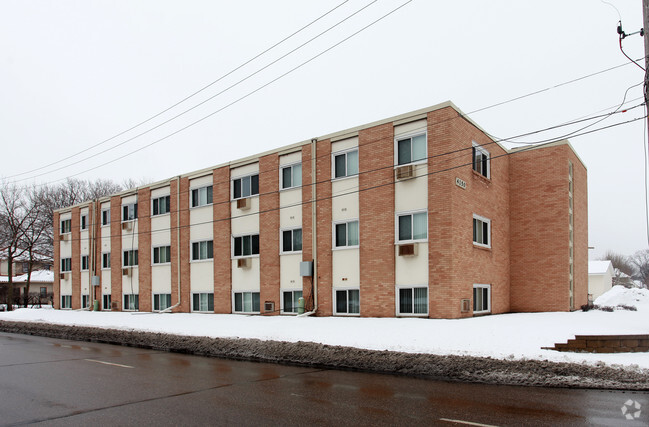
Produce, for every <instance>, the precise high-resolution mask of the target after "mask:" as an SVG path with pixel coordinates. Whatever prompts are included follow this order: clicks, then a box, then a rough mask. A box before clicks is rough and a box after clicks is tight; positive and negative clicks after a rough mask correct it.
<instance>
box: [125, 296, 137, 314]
mask: <svg viewBox="0 0 649 427" xmlns="http://www.w3.org/2000/svg"><path fill="white" fill-rule="evenodd" d="M127 297H129V304H128V307H127V304H126V298H127ZM131 298H135V303H136V307H135V308H130V307H131V304H130V299H131ZM122 301H123V303H124V306H123V307H122V310H123V311H140V294H123V295H122Z"/></svg>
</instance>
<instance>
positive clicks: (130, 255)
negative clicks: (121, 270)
mask: <svg viewBox="0 0 649 427" xmlns="http://www.w3.org/2000/svg"><path fill="white" fill-rule="evenodd" d="M123 262H124V263H123V264H122V265H123V266H124V267H133V266H135V265H137V249H133V250H130V251H124V258H123Z"/></svg>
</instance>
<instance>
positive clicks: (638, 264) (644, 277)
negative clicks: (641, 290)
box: [630, 249, 649, 287]
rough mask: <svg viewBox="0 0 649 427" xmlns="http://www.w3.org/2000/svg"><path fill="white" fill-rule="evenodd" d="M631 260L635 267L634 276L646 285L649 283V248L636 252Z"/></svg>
mask: <svg viewBox="0 0 649 427" xmlns="http://www.w3.org/2000/svg"><path fill="white" fill-rule="evenodd" d="M630 260H631V263H633V266H634V267H635V275H634V276H635V277H636V278H637V279H638V280H640V281H641V282H642V283H643V284H644V285H645V287H646V286H647V284H648V283H649V249H644V250H641V251H638V252H636V253H634V254H633V255H632V256H631V257H630Z"/></svg>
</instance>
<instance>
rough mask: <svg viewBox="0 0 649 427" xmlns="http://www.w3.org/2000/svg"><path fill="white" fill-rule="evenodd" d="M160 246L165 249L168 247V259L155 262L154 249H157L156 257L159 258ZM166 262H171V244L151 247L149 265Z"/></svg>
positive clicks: (164, 263)
mask: <svg viewBox="0 0 649 427" xmlns="http://www.w3.org/2000/svg"><path fill="white" fill-rule="evenodd" d="M161 248H165V249H166V248H168V252H169V261H165V262H155V251H156V249H157V250H158V258H159V257H160V249H161ZM166 264H171V245H160V246H153V247H151V265H166Z"/></svg>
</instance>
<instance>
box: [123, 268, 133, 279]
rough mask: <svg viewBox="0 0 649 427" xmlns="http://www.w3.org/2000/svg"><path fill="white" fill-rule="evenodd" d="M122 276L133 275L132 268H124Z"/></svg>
mask: <svg viewBox="0 0 649 427" xmlns="http://www.w3.org/2000/svg"><path fill="white" fill-rule="evenodd" d="M122 276H127V277H131V269H130V268H122Z"/></svg>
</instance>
